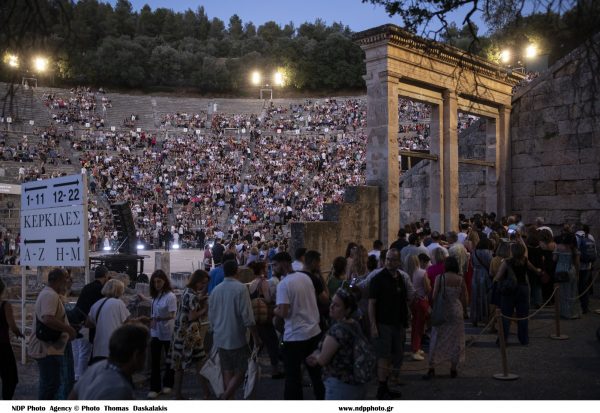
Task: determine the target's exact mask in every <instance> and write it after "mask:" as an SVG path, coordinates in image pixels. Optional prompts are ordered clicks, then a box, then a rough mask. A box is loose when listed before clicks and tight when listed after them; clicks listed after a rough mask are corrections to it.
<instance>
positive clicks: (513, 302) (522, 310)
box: [500, 284, 529, 344]
mask: <svg viewBox="0 0 600 413" xmlns="http://www.w3.org/2000/svg"><path fill="white" fill-rule="evenodd" d="M500 308H501V309H502V315H504V316H507V317H513V312H516V317H517V318H523V317H527V316H528V315H529V286H528V285H525V284H519V286H518V288H517V292H516V293H514V294H512V295H503V296H502V297H501V299H500ZM502 328H503V329H504V338H505V340H507V341H508V334H509V333H510V320H508V319H506V318H504V317H502ZM528 328H529V322H528V320H521V321H517V336H518V337H519V342H520V343H521V344H529V331H528Z"/></svg>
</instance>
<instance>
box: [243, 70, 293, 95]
mask: <svg viewBox="0 0 600 413" xmlns="http://www.w3.org/2000/svg"><path fill="white" fill-rule="evenodd" d="M250 82H251V83H252V84H253V85H254V86H258V87H260V89H259V91H260V93H259V97H260V99H261V100H263V96H264V95H265V94H268V95H267V96H269V100H273V88H272V87H271V86H270V85H269V84H268V83H264V82H263V77H262V74H261V73H260V72H259V71H258V70H255V71H253V72H252V74H251V75H250ZM273 84H274V85H275V86H277V87H283V85H284V84H285V79H284V76H283V73H282V72H281V71H279V70H278V71H276V72H275V73H273ZM264 100H266V99H264Z"/></svg>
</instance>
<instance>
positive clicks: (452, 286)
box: [423, 257, 467, 380]
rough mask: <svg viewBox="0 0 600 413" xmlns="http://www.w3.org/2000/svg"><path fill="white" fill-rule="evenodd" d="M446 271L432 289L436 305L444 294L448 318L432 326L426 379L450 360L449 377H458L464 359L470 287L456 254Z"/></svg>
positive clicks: (447, 261) (451, 258)
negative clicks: (468, 288)
mask: <svg viewBox="0 0 600 413" xmlns="http://www.w3.org/2000/svg"><path fill="white" fill-rule="evenodd" d="M445 268H446V272H445V273H444V274H443V275H441V276H439V277H437V279H436V280H435V286H434V288H433V305H435V300H436V299H439V294H443V295H444V314H445V318H446V321H445V322H444V323H443V324H441V325H438V326H435V327H433V329H432V331H431V344H430V345H429V371H428V372H427V374H426V375H425V376H423V379H426V380H428V379H431V378H433V377H434V376H435V367H436V366H437V365H439V364H441V363H444V362H447V361H450V377H452V378H454V377H456V376H457V374H458V373H457V366H458V363H459V362H463V361H464V360H465V326H464V320H463V308H464V307H465V306H466V305H467V287H466V284H465V281H464V279H463V277H461V276H460V275H458V273H459V271H460V268H459V265H458V261H457V260H456V258H454V257H448V258H446V261H445Z"/></svg>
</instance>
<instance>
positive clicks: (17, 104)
mask: <svg viewBox="0 0 600 413" xmlns="http://www.w3.org/2000/svg"><path fill="white" fill-rule="evenodd" d="M9 86H10V85H9V84H7V83H0V117H4V118H6V117H8V116H11V117H12V118H13V123H12V125H11V128H13V130H14V128H17V129H20V130H23V131H24V132H31V131H32V130H33V128H34V127H44V126H48V125H50V124H51V122H52V118H51V116H50V112H49V110H48V108H46V106H44V104H43V103H42V100H41V96H42V94H43V93H45V92H44V91H40V90H39V88H37V89H32V88H28V89H25V88H24V87H23V86H21V85H14V94H13V98H12V102H11V99H10V97H9V96H7V91H8V89H9ZM30 120H33V121H34V125H33V126H32V125H30V124H29V121H30ZM4 125H6V124H4Z"/></svg>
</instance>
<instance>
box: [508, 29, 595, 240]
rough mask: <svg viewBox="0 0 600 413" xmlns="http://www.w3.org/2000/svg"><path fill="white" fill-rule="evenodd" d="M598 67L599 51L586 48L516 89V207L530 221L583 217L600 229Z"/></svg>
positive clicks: (557, 223) (513, 136)
mask: <svg viewBox="0 0 600 413" xmlns="http://www.w3.org/2000/svg"><path fill="white" fill-rule="evenodd" d="M596 40H597V42H600V36H597V37H596ZM588 52H589V53H588ZM599 73H600V67H599V62H598V57H597V55H596V56H594V53H593V52H592V51H588V50H587V49H586V48H585V47H582V48H580V49H578V50H575V51H574V52H572V53H571V54H570V55H568V56H566V57H565V58H563V59H562V60H561V61H559V62H557V63H556V64H555V65H554V66H553V67H552V68H550V69H549V70H548V72H546V73H545V74H544V75H543V76H542V77H540V78H538V79H535V80H534V81H533V82H532V83H531V84H530V85H528V86H527V87H526V88H524V89H523V90H520V91H518V93H517V94H516V95H515V98H514V99H513V108H512V115H511V141H512V150H511V153H512V209H513V210H514V211H515V212H520V213H521V214H522V215H523V221H524V222H532V221H533V220H534V219H535V218H536V217H537V216H541V217H544V218H545V219H546V222H547V223H548V224H549V225H551V226H555V227H558V226H560V225H561V224H563V223H570V224H573V223H576V222H582V223H587V224H589V225H590V226H591V227H592V233H593V234H594V235H595V236H596V238H597V237H598V235H599V234H600V163H599V159H600V158H599V155H600V151H599V147H600V93H599V92H600V79H599V78H600V75H599ZM597 239H598V238H597Z"/></svg>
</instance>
